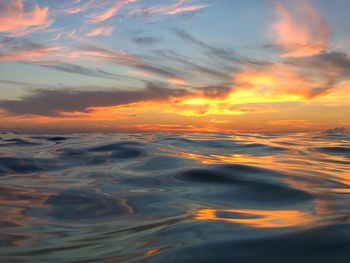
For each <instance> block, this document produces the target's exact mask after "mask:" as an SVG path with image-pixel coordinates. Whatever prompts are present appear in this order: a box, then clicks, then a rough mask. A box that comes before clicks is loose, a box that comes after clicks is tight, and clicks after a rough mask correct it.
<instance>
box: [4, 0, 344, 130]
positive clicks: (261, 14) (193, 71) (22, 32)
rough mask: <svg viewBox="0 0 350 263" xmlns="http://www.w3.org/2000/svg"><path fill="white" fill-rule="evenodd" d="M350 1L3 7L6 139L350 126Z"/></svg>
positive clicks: (64, 0)
mask: <svg viewBox="0 0 350 263" xmlns="http://www.w3.org/2000/svg"><path fill="white" fill-rule="evenodd" d="M348 10H350V1H348V0H332V1H328V0H313V1H312V0H245V1H241V0H162V1H161V0H104V1H100V0H60V1H55V0H11V1H10V0H0V91H1V92H0V131H1V130H4V131H18V132H53V133H61V132H115V131H116V132H117V131H128V132H129V131H152V132H154V131H213V132H216V131H217V132H221V131H222V132H306V131H322V130H326V129H330V128H334V127H345V128H350V33H349V32H350V20H349V19H348Z"/></svg>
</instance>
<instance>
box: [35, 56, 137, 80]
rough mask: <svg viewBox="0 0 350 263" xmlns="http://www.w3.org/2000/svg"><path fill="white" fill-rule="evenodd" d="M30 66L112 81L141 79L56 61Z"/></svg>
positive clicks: (37, 62)
mask: <svg viewBox="0 0 350 263" xmlns="http://www.w3.org/2000/svg"><path fill="white" fill-rule="evenodd" d="M30 64H31V65H36V66H40V67H45V68H49V69H54V70H58V71H63V72H67V73H72V74H78V75H83V76H89V77H96V78H103V79H112V80H120V79H135V80H141V79H138V78H135V77H131V76H126V75H120V74H114V73H110V72H107V71H104V70H101V69H95V68H87V67H83V66H80V65H75V64H70V63H64V62H60V61H57V60H56V61H35V62H31V63H30Z"/></svg>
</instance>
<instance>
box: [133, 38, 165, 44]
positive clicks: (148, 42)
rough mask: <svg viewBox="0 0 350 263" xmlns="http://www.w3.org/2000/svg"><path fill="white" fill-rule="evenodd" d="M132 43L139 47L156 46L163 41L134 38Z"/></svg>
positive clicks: (159, 39) (160, 39)
mask: <svg viewBox="0 0 350 263" xmlns="http://www.w3.org/2000/svg"><path fill="white" fill-rule="evenodd" d="M132 41H133V42H134V43H135V44H137V45H142V46H145V45H154V44H157V43H159V42H161V41H162V38H160V37H149V36H138V37H133V38H132Z"/></svg>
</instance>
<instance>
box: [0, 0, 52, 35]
mask: <svg viewBox="0 0 350 263" xmlns="http://www.w3.org/2000/svg"><path fill="white" fill-rule="evenodd" d="M51 23H52V21H50V20H49V8H48V7H40V6H39V5H38V4H34V5H33V7H32V9H29V10H26V9H25V8H24V3H23V1H22V0H11V1H8V0H0V32H5V33H7V34H9V35H12V36H15V35H26V34H28V33H30V32H32V31H33V30H35V29H37V28H43V27H47V26H49V25H50V24H51Z"/></svg>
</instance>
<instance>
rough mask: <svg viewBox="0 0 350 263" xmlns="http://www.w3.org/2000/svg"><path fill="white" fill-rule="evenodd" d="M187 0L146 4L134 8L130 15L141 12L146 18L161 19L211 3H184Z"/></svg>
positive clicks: (205, 6) (192, 10) (198, 8)
mask: <svg viewBox="0 0 350 263" xmlns="http://www.w3.org/2000/svg"><path fill="white" fill-rule="evenodd" d="M186 2H188V1H186V0H179V1H177V2H175V3H173V4H168V5H156V6H145V7H142V8H136V9H132V10H131V11H129V12H128V16H133V15H137V14H141V15H142V16H143V18H144V19H145V20H151V21H152V20H159V19H161V18H162V17H164V16H165V17H166V16H171V15H177V14H181V13H185V12H194V11H198V10H201V9H204V8H207V7H209V5H193V4H192V5H184V4H186Z"/></svg>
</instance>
